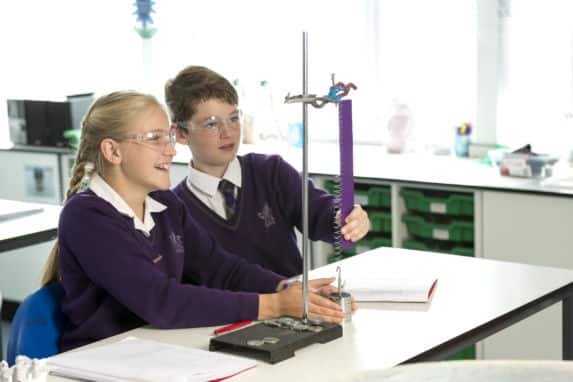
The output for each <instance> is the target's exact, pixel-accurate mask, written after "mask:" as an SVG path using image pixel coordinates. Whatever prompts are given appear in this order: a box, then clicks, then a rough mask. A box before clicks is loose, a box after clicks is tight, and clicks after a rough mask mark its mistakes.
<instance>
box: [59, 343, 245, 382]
mask: <svg viewBox="0 0 573 382" xmlns="http://www.w3.org/2000/svg"><path fill="white" fill-rule="evenodd" d="M48 366H49V368H50V373H51V374H55V375H61V376H64V377H71V378H76V379H85V380H97V381H106V382H108V381H109V382H116V381H141V382H147V381H149V382H152V381H153V382H163V381H164V382H173V381H186V382H191V381H212V380H217V379H222V378H225V377H229V376H232V375H235V374H237V373H240V372H242V371H245V370H247V369H250V368H253V367H255V366H256V362H255V361H253V360H250V359H245V358H240V357H235V356H232V355H227V354H222V353H217V352H209V351H206V350H201V349H194V348H187V347H184V346H178V345H171V344H166V343H161V342H156V341H150V340H143V339H139V338H135V337H128V338H126V339H124V340H122V341H119V342H115V343H112V344H107V345H102V346H99V347H94V348H90V349H86V350H78V351H72V352H67V353H62V354H59V355H56V356H54V357H51V358H48Z"/></svg>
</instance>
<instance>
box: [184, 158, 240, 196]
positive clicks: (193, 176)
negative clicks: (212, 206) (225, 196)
mask: <svg viewBox="0 0 573 382" xmlns="http://www.w3.org/2000/svg"><path fill="white" fill-rule="evenodd" d="M223 179H227V180H228V181H229V182H231V183H233V184H234V185H235V186H237V187H239V188H240V187H241V186H242V174H241V162H239V159H238V158H237V157H235V159H233V160H232V161H231V162H229V165H228V166H227V171H225V174H223ZM220 181H221V179H219V178H218V177H216V176H213V175H209V174H206V173H204V172H201V171H199V170H197V169H195V168H194V167H193V164H191V165H190V166H189V177H188V178H187V182H188V186H193V187H195V188H196V189H198V190H199V191H201V192H202V193H204V194H207V195H209V196H211V197H212V196H213V195H215V193H216V192H217V187H219V182H220Z"/></svg>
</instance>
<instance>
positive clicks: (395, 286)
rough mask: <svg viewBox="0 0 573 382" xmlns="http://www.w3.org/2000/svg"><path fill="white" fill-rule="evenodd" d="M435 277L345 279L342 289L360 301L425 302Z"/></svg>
mask: <svg viewBox="0 0 573 382" xmlns="http://www.w3.org/2000/svg"><path fill="white" fill-rule="evenodd" d="M437 281H438V280H437V278H436V277H431V276H427V275H426V276H423V275H409V276H393V277H361V278H359V279H355V278H352V279H347V280H346V285H345V288H344V290H345V291H346V292H349V293H350V294H352V296H353V297H354V299H355V300H356V301H358V302H360V301H396V302H400V301H402V302H426V301H428V300H429V299H430V297H431V294H432V292H433V288H434V286H435V283H436V282H437Z"/></svg>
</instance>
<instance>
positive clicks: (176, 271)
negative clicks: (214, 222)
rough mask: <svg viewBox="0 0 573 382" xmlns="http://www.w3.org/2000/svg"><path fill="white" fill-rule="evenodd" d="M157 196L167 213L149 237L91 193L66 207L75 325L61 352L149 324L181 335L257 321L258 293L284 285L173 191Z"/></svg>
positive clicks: (63, 222) (63, 265) (67, 279)
mask: <svg viewBox="0 0 573 382" xmlns="http://www.w3.org/2000/svg"><path fill="white" fill-rule="evenodd" d="M149 196H150V197H152V198H153V199H154V200H155V201H157V202H159V203H160V204H163V205H164V206H166V207H167V208H166V209H164V210H163V211H161V212H159V213H154V214H153V220H154V222H155V226H154V227H153V228H152V229H151V231H150V232H149V234H150V235H149V237H146V235H145V234H144V233H142V232H141V231H140V230H137V229H135V228H134V222H133V220H132V218H130V217H128V216H125V215H123V214H121V213H120V212H118V210H117V209H116V208H114V207H113V206H112V205H111V204H110V203H108V202H107V201H105V200H104V199H102V198H100V197H99V196H97V195H96V194H95V193H94V192H93V191H91V190H90V189H88V190H86V191H84V192H81V193H78V194H76V195H74V196H73V197H72V198H71V199H70V200H69V201H68V202H67V203H66V205H65V206H64V208H63V210H62V213H61V216H60V224H59V229H58V243H59V252H58V256H59V260H60V268H59V271H60V275H61V277H62V280H61V282H62V285H63V287H64V290H65V298H64V300H63V302H62V308H63V311H64V313H65V314H66V315H67V316H68V318H69V320H70V322H71V324H70V327H69V328H66V330H65V331H64V333H63V335H62V338H61V341H60V350H61V351H65V350H68V349H72V348H75V347H78V346H81V345H85V344H88V343H90V342H93V341H97V340H100V339H102V338H106V337H109V336H112V335H115V334H118V333H122V332H125V331H127V330H130V329H134V328H136V327H138V326H141V325H145V324H150V325H151V326H153V327H156V328H166V329H176V328H188V327H200V326H211V325H220V324H226V323H231V322H236V321H241V320H247V319H257V317H258V309H259V300H258V299H259V297H258V293H271V292H274V291H275V289H276V287H277V285H278V283H279V282H280V281H281V280H282V279H283V278H282V277H280V276H278V275H276V274H274V273H272V272H270V271H267V270H264V269H263V268H261V267H258V266H253V265H251V264H248V263H247V262H245V261H244V260H243V259H241V258H240V257H237V256H234V255H231V254H230V253H229V252H226V251H225V250H223V249H222V247H221V246H220V245H218V244H217V243H216V242H215V240H214V238H213V237H212V236H211V235H209V234H208V233H207V232H206V231H205V230H203V229H201V228H200V227H199V226H198V225H197V224H196V223H195V222H194V221H193V220H192V218H191V217H190V216H189V215H188V214H187V213H186V212H185V207H184V206H183V205H182V204H181V201H180V200H179V199H178V198H177V197H176V196H175V195H174V194H173V193H172V192H171V191H158V192H153V193H151V194H150V195H149ZM182 280H183V281H186V282H189V284H183V283H181V281H182ZM191 283H192V284H195V285H192V284H191ZM214 288H220V289H214ZM231 291H242V292H231Z"/></svg>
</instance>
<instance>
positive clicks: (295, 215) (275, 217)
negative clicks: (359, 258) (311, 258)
mask: <svg viewBox="0 0 573 382" xmlns="http://www.w3.org/2000/svg"><path fill="white" fill-rule="evenodd" d="M238 159H239V161H240V164H241V176H242V186H241V188H240V189H239V192H238V195H237V199H238V200H237V207H236V208H237V210H236V211H235V213H234V215H233V219H231V220H229V221H228V220H226V219H224V218H222V217H221V216H219V215H218V214H217V213H215V212H214V211H212V210H211V209H210V208H209V207H208V206H206V205H205V204H204V203H203V202H202V201H200V200H199V199H198V198H197V197H196V196H195V195H194V194H193V192H192V191H191V190H189V187H188V184H187V178H185V179H184V180H183V181H182V182H181V183H179V184H178V185H177V186H176V187H175V188H174V191H175V193H176V194H177V195H178V196H179V197H180V198H181V199H182V200H183V202H184V203H185V205H186V206H187V208H188V210H189V213H190V215H192V216H193V218H195V220H196V221H197V222H198V223H199V224H201V225H202V226H203V227H204V228H205V229H206V230H207V231H209V232H210V233H211V234H212V235H214V236H215V237H216V238H217V242H219V243H220V244H221V245H222V246H223V247H225V248H226V249H228V250H231V251H233V253H235V254H237V255H239V256H242V257H243V258H244V259H245V260H247V261H248V262H249V263H252V264H259V265H261V266H263V267H264V268H267V269H270V270H271V271H273V272H275V273H278V274H280V275H283V276H286V277H291V276H294V275H298V274H301V273H302V256H301V253H300V250H299V249H298V247H297V241H296V236H295V231H294V228H295V227H297V228H298V229H299V230H300V231H301V232H302V225H301V222H302V176H301V174H300V173H299V172H298V171H297V170H296V169H294V168H293V167H292V166H291V165H289V164H288V163H287V162H285V161H284V159H282V158H281V157H280V156H278V155H263V154H254V153H251V154H247V155H245V156H238ZM308 196H309V198H308V200H309V216H308V222H309V237H310V239H311V240H322V241H326V242H329V243H332V242H333V241H334V216H335V198H334V196H332V195H330V194H328V193H326V192H324V191H322V190H320V189H318V188H316V187H315V186H314V183H313V182H312V181H309V188H308Z"/></svg>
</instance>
